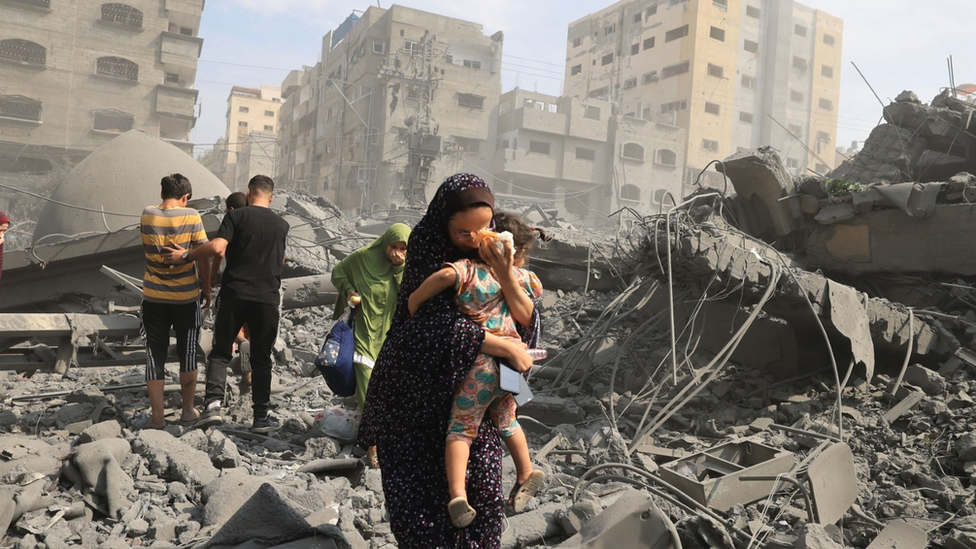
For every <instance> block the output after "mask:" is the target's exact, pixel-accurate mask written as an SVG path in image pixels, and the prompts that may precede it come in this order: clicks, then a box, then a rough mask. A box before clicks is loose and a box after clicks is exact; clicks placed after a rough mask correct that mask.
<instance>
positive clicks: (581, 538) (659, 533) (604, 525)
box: [557, 488, 679, 549]
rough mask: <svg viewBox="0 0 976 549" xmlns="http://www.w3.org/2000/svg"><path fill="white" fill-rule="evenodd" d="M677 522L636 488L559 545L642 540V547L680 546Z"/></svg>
mask: <svg viewBox="0 0 976 549" xmlns="http://www.w3.org/2000/svg"><path fill="white" fill-rule="evenodd" d="M676 537H677V532H676V531H675V530H674V525H673V524H671V521H670V520H669V519H668V518H667V517H666V516H665V515H664V513H662V512H661V510H660V509H658V507H657V506H656V505H655V504H654V502H653V501H652V500H651V498H650V496H648V495H647V494H644V493H642V492H638V491H637V490H634V489H633V488H629V489H627V491H626V492H625V493H624V494H623V495H622V496H621V497H620V499H618V500H617V501H616V502H615V503H614V504H613V505H611V506H610V507H607V508H606V509H605V510H604V511H603V512H602V513H600V514H599V515H597V516H596V517H595V518H594V519H593V520H591V521H589V522H588V523H586V525H584V526H583V528H581V529H580V532H579V533H578V534H576V535H575V536H573V537H571V538H569V539H567V540H566V541H564V542H563V543H561V544H559V545H558V546H557V547H560V548H561V549H573V548H579V549H583V548H586V549H620V548H621V547H627V546H631V544H633V543H636V542H637V540H640V541H639V543H640V545H641V546H642V547H649V548H653V549H666V548H668V547H677V546H678V544H679V543H678V542H676V540H675V538H676Z"/></svg>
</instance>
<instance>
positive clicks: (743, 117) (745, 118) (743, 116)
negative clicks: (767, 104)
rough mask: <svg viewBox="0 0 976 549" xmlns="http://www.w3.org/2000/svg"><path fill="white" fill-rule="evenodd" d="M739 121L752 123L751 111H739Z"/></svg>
mask: <svg viewBox="0 0 976 549" xmlns="http://www.w3.org/2000/svg"><path fill="white" fill-rule="evenodd" d="M739 122H745V123H746V124H752V113H751V112H740V113H739Z"/></svg>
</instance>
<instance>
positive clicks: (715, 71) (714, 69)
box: [708, 63, 725, 78]
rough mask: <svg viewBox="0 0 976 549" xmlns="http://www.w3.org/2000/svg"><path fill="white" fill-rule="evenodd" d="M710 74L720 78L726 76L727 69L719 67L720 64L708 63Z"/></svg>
mask: <svg viewBox="0 0 976 549" xmlns="http://www.w3.org/2000/svg"><path fill="white" fill-rule="evenodd" d="M708 76H715V77H718V78H725V69H724V68H722V67H719V66H718V65H713V64H711V63H709V64H708Z"/></svg>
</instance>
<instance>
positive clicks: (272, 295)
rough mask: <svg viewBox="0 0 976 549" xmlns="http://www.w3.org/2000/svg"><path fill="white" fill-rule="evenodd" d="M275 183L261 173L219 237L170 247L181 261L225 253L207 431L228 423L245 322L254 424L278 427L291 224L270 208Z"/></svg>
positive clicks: (259, 429)
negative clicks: (276, 389)
mask: <svg viewBox="0 0 976 549" xmlns="http://www.w3.org/2000/svg"><path fill="white" fill-rule="evenodd" d="M273 193H274V181H272V180H271V178H270V177H268V176H266V175H256V176H254V177H252V178H251V181H250V182H249V183H248V185H247V207H246V208H237V209H235V210H233V211H231V212H228V213H227V215H225V216H224V220H223V222H222V223H221V224H220V228H219V229H218V230H217V234H216V235H215V236H214V238H213V240H211V241H210V242H208V243H207V244H206V245H205V246H202V247H200V248H195V249H193V250H186V249H184V248H182V247H181V246H178V245H174V246H170V247H169V248H167V250H166V251H167V252H168V261H169V262H170V263H175V264H177V265H182V264H185V263H189V262H191V261H196V260H198V259H206V258H209V257H212V256H214V255H218V254H220V253H222V252H223V253H225V259H226V260H227V267H226V268H225V269H224V276H223V282H222V287H221V290H220V307H219V308H218V310H217V319H216V320H215V321H214V344H213V350H212V351H211V352H210V357H209V359H208V360H207V392H206V397H205V401H206V410H205V411H204V413H203V415H201V416H200V419H199V420H197V422H196V424H195V427H197V428H200V429H203V428H206V427H210V426H213V425H220V424H221V423H223V422H224V419H223V417H222V416H221V413H220V406H221V403H222V402H223V400H224V392H225V389H226V384H227V363H228V362H229V361H230V359H231V353H232V350H233V345H234V338H235V336H237V334H238V332H240V329H241V327H242V326H244V324H247V326H248V328H249V331H250V337H251V370H252V371H251V399H252V403H253V409H254V423H253V424H252V426H251V431H252V432H255V433H269V432H271V431H273V430H274V429H275V427H274V426H273V425H272V423H271V420H270V418H269V416H268V408H269V406H270V404H271V352H272V350H273V347H274V343H275V340H276V339H277V338H278V319H279V310H278V303H279V301H280V300H279V288H280V286H281V268H282V265H283V264H284V262H285V238H286V237H287V236H288V222H286V221H285V220H284V219H282V218H281V216H279V215H278V214H276V213H274V212H273V211H271V209H270V208H269V207H268V206H270V204H271V200H272V198H273V196H272V194H273Z"/></svg>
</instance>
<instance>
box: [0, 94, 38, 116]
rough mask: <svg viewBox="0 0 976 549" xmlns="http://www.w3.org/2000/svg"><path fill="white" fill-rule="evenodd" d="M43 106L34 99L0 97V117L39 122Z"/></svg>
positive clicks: (14, 96)
mask: <svg viewBox="0 0 976 549" xmlns="http://www.w3.org/2000/svg"><path fill="white" fill-rule="evenodd" d="M42 110H43V106H42V105H41V102H40V101H38V100H36V99H31V98H29V97H24V96H23V95H0V117H3V118H16V119H18V120H31V121H34V122H40V121H41V111H42Z"/></svg>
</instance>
